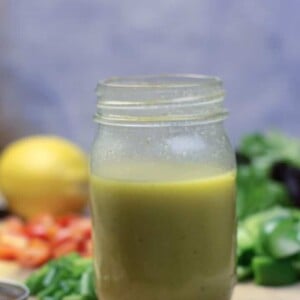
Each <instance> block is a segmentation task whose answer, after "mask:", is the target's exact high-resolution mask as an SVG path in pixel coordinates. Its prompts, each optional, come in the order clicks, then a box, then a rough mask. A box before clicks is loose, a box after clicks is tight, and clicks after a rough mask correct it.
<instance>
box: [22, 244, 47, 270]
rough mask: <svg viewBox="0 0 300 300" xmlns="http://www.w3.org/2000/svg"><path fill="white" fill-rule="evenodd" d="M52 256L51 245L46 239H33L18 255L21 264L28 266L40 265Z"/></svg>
mask: <svg viewBox="0 0 300 300" xmlns="http://www.w3.org/2000/svg"><path fill="white" fill-rule="evenodd" d="M50 258H51V250H50V245H49V243H48V242H46V241H42V240H39V239H32V240H30V241H29V244H28V246H27V247H26V249H24V251H23V252H22V253H20V255H19V256H18V261H19V263H20V265H21V266H23V267H26V268H35V267H39V266H41V265H42V264H44V263H46V262H47V261H48V260H49V259H50Z"/></svg>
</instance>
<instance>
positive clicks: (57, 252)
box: [53, 240, 78, 258]
mask: <svg viewBox="0 0 300 300" xmlns="http://www.w3.org/2000/svg"><path fill="white" fill-rule="evenodd" d="M77 249H78V242H77V241H75V240H67V241H65V242H63V243H61V244H60V245H57V246H56V247H55V248H53V256H54V257H55V258H57V257H61V256H63V255H66V254H68V253H70V252H76V251H77Z"/></svg>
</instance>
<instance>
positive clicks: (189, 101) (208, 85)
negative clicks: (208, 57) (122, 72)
mask: <svg viewBox="0 0 300 300" xmlns="http://www.w3.org/2000/svg"><path fill="white" fill-rule="evenodd" d="M224 94H225V91H224V88H223V82H222V80H221V79H220V78H218V77H215V76H207V75H196V74H163V75H146V76H128V77H112V78H109V79H107V80H104V81H101V82H99V83H98V85H97V88H96V95H97V96H98V100H99V101H98V103H97V113H96V115H95V120H96V122H99V123H104V122H106V123H115V124H116V123H118V122H119V123H123V124H125V123H126V124H129V123H139V124H141V123H143V124H150V123H151V124H153V123H155V122H156V123H160V124H161V123H165V124H166V123H170V122H178V121H184V120H185V121H195V120H198V121H203V122H204V121H205V122H208V121H209V122H210V121H216V120H222V119H224V118H225V116H226V115H227V111H226V110H225V109H224V107H223V98H224Z"/></svg>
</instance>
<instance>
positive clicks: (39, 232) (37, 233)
mask: <svg viewBox="0 0 300 300" xmlns="http://www.w3.org/2000/svg"><path fill="white" fill-rule="evenodd" d="M57 230H58V226H57V224H56V223H55V219H54V218H53V217H52V216H50V215H47V214H44V215H40V216H38V217H36V218H34V219H33V220H32V221H30V222H29V223H28V224H27V225H26V228H25V232H26V234H27V235H28V236H29V237H31V238H40V239H45V240H50V239H51V238H52V237H53V236H55V234H56V233H57Z"/></svg>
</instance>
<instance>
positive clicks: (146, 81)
mask: <svg viewBox="0 0 300 300" xmlns="http://www.w3.org/2000/svg"><path fill="white" fill-rule="evenodd" d="M200 85H201V86H210V87H212V88H213V87H215V88H217V89H221V90H222V91H223V92H224V90H223V87H222V80H221V79H220V78H219V77H217V76H208V75H201V74H159V75H142V76H128V77H110V78H108V79H106V80H104V81H100V82H99V84H98V88H99V87H110V88H114V87H115V88H135V89H136V88H191V87H199V86H200Z"/></svg>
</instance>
